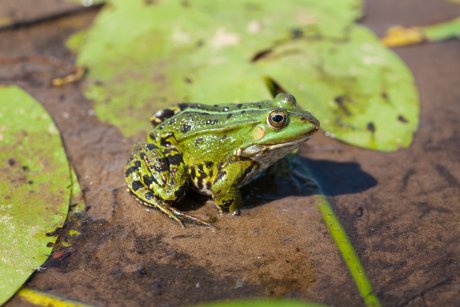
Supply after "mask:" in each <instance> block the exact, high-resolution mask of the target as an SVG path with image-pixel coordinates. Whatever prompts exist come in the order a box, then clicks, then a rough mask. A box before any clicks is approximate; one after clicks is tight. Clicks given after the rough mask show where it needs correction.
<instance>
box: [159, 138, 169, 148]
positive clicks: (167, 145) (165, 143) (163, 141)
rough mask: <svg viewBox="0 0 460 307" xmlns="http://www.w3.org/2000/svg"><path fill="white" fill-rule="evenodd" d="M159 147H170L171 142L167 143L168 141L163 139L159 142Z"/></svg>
mask: <svg viewBox="0 0 460 307" xmlns="http://www.w3.org/2000/svg"><path fill="white" fill-rule="evenodd" d="M160 145H161V146H164V147H169V145H171V142H169V141H168V140H167V139H165V138H162V139H161V140H160Z"/></svg>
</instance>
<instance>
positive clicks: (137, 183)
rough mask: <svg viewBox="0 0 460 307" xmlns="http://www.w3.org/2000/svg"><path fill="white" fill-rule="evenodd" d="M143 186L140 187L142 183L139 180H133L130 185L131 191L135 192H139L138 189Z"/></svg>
mask: <svg viewBox="0 0 460 307" xmlns="http://www.w3.org/2000/svg"><path fill="white" fill-rule="evenodd" d="M142 187H143V185H142V182H140V181H139V180H135V181H133V182H132V183H131V189H132V190H133V191H134V192H136V191H137V190H139V189H140V188H142Z"/></svg>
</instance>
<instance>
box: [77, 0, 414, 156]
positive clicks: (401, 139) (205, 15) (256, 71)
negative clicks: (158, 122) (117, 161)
mask: <svg viewBox="0 0 460 307" xmlns="http://www.w3.org/2000/svg"><path fill="white" fill-rule="evenodd" d="M361 10H362V3H361V1H359V0H329V1H319V0H295V1H294V0H293V1H289V2H280V1H262V0H242V1H224V0H208V1H205V0H203V1H196V2H192V1H182V0H176V1H174V0H173V1H159V2H156V1H154V2H152V4H148V3H147V2H146V1H141V0H134V1H122V0H112V1H110V2H109V3H108V4H107V5H106V7H105V8H104V9H103V11H102V12H101V13H100V14H99V16H98V17H97V19H96V21H95V23H94V25H93V26H92V27H91V28H90V29H89V30H87V31H85V32H84V33H83V34H77V36H74V37H73V38H72V39H71V40H70V41H69V46H72V47H73V48H76V49H77V50H78V63H79V64H81V65H84V66H87V67H88V68H89V74H88V76H87V79H86V80H85V94H86V96H87V97H88V98H89V99H92V100H93V101H94V103H95V104H94V108H95V111H96V114H97V116H98V117H99V118H100V119H101V120H103V121H106V122H109V123H111V124H113V125H116V126H117V127H119V128H120V130H121V131H122V132H123V134H124V135H126V136H130V135H133V134H136V133H137V132H139V131H145V130H147V129H148V121H147V118H148V114H150V113H152V112H153V111H155V110H157V109H159V108H162V107H165V106H166V105H170V104H171V103H175V102H179V101H195V102H202V103H208V104H216V103H217V104H219V103H226V102H245V101H257V100H263V99H270V98H271V97H272V96H273V94H274V93H273V89H278V90H284V91H288V92H291V93H293V94H294V95H295V96H296V97H297V100H298V101H299V104H300V105H301V106H302V107H303V108H304V109H308V110H310V111H311V112H312V113H313V114H314V115H315V116H316V117H317V118H319V119H320V121H321V123H322V128H323V129H324V130H325V131H326V132H327V134H328V135H330V136H332V137H336V138H338V139H340V140H342V141H344V142H348V143H350V144H354V145H357V146H362V147H367V148H371V149H377V150H384V151H392V150H396V149H398V148H401V147H407V146H409V145H410V143H411V141H412V136H413V133H414V132H415V131H416V129H417V126H418V115H419V101H418V96H417V93H416V89H415V87H414V84H413V83H414V82H413V78H412V75H411V73H410V71H409V70H408V69H407V67H406V66H405V65H404V63H403V62H402V61H401V60H400V59H399V58H398V57H397V56H396V55H395V54H393V53H392V52H391V51H390V50H388V49H385V48H384V47H383V46H382V45H381V43H380V42H379V41H378V39H377V38H376V37H375V36H374V35H373V34H372V33H371V32H370V31H369V30H367V29H365V28H364V27H362V26H360V25H357V24H356V23H355V20H356V19H357V18H359V17H360V16H361V14H362V12H361ZM267 80H268V81H269V82H267Z"/></svg>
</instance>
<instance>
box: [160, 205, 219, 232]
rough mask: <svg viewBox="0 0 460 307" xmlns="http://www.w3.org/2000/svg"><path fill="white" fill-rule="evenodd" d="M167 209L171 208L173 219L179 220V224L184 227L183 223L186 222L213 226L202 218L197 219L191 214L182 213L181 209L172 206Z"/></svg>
mask: <svg viewBox="0 0 460 307" xmlns="http://www.w3.org/2000/svg"><path fill="white" fill-rule="evenodd" d="M169 210H171V212H172V214H173V215H174V219H175V220H176V221H177V220H179V221H180V222H179V224H181V225H182V227H184V224H183V222H184V223H188V224H193V225H198V226H206V227H210V228H215V226H214V225H212V224H210V223H208V222H205V221H203V220H202V219H199V218H197V217H194V216H192V215H188V214H185V213H183V212H182V211H179V210H177V209H175V208H173V207H170V208H169Z"/></svg>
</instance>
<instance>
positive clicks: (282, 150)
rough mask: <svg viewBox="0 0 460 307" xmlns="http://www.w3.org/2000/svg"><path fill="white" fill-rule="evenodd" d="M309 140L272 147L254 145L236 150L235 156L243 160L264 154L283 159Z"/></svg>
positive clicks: (302, 139)
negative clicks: (274, 155)
mask: <svg viewBox="0 0 460 307" xmlns="http://www.w3.org/2000/svg"><path fill="white" fill-rule="evenodd" d="M309 138H310V135H308V136H306V137H304V138H301V139H296V140H293V141H291V142H286V143H280V144H273V145H269V144H267V145H261V144H255V145H250V146H248V147H246V148H238V150H236V152H235V155H236V156H238V157H245V158H257V157H258V156H262V155H265V154H268V153H270V154H272V153H275V152H276V153H277V154H276V156H280V157H279V159H281V158H283V157H284V156H285V155H287V154H288V153H290V152H291V151H294V150H295V149H297V147H298V145H299V144H300V143H303V142H305V141H307V140H308V139H309Z"/></svg>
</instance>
